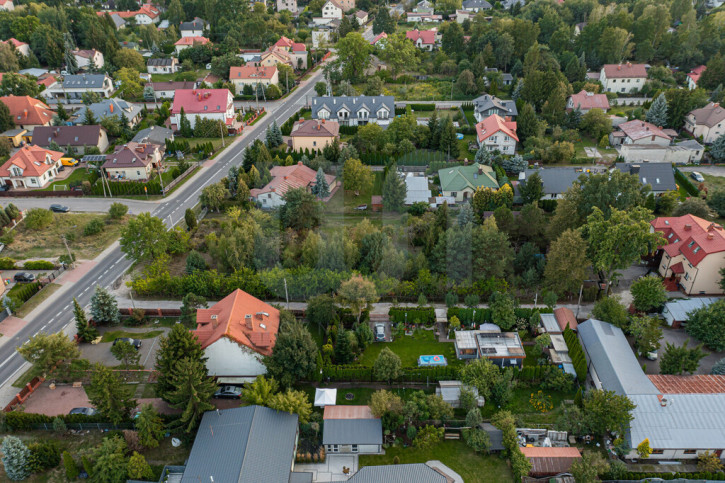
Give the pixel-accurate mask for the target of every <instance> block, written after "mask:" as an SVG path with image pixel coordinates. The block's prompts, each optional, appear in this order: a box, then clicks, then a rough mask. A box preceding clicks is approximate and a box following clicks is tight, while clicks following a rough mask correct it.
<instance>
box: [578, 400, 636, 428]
mask: <svg viewBox="0 0 725 483" xmlns="http://www.w3.org/2000/svg"><path fill="white" fill-rule="evenodd" d="M582 404H583V409H584V414H585V417H586V420H587V422H588V424H589V425H590V427H591V430H592V432H593V433H594V434H596V435H598V436H604V435H605V434H607V433H608V432H618V433H620V434H622V433H623V432H624V431H625V430H626V429H627V428H628V427H629V423H630V422H631V421H632V418H633V416H632V410H633V409H634V408H635V407H636V406H635V404H633V403H632V401H630V399H629V398H628V397H627V396H625V395H620V394H616V393H615V392H614V391H604V390H591V391H588V392H587V393H586V395H585V396H584V400H583V401H582Z"/></svg>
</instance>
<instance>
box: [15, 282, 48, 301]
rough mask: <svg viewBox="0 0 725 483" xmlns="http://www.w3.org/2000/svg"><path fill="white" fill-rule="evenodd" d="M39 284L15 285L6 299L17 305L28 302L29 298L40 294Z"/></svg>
mask: <svg viewBox="0 0 725 483" xmlns="http://www.w3.org/2000/svg"><path fill="white" fill-rule="evenodd" d="M40 288H41V287H40V282H32V283H25V284H17V285H15V286H14V287H13V288H12V289H10V291H9V292H8V297H10V298H11V299H14V300H15V301H16V302H17V304H18V305H22V304H24V303H25V302H27V301H28V299H29V298H30V297H32V296H33V295H35V294H36V293H38V292H40Z"/></svg>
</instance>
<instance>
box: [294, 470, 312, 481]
mask: <svg viewBox="0 0 725 483" xmlns="http://www.w3.org/2000/svg"><path fill="white" fill-rule="evenodd" d="M312 476H313V475H312V473H310V472H309V471H299V472H297V471H293V472H292V473H290V474H289V483H312Z"/></svg>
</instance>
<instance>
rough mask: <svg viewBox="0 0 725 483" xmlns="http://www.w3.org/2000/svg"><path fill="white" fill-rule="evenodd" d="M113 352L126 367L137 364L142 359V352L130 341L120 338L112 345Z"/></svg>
mask: <svg viewBox="0 0 725 483" xmlns="http://www.w3.org/2000/svg"><path fill="white" fill-rule="evenodd" d="M111 354H113V357H115V358H116V359H118V360H119V361H120V362H121V364H122V365H123V367H124V368H126V369H129V368H130V367H131V366H137V365H138V363H139V360H140V359H141V354H139V352H138V350H137V349H136V348H135V347H134V346H133V344H131V343H130V342H128V341H125V340H119V341H116V342H115V343H114V344H113V346H111Z"/></svg>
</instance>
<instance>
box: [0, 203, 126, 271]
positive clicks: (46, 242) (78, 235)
mask: <svg viewBox="0 0 725 483" xmlns="http://www.w3.org/2000/svg"><path fill="white" fill-rule="evenodd" d="M49 204H50V203H49ZM106 218H107V217H106V215H100V214H92V213H53V223H51V224H50V226H48V227H46V228H43V229H41V230H30V229H28V228H27V227H26V226H25V223H23V222H20V224H19V225H18V227H17V228H15V230H13V232H12V233H13V234H14V235H15V239H14V240H13V242H12V243H9V244H8V245H7V247H5V250H4V251H3V256H4V257H10V258H14V259H16V260H26V259H28V258H55V257H58V256H60V255H63V254H66V253H67V251H66V249H65V245H64V244H63V238H62V237H63V236H64V235H65V236H66V237H67V239H69V241H68V248H70V251H71V252H73V253H74V254H75V256H76V258H77V259H79V260H89V259H92V258H95V257H96V256H97V255H98V254H99V253H101V252H102V251H103V250H104V249H106V248H107V247H108V246H109V245H110V244H111V243H113V242H114V241H115V240H117V239H118V238H119V237H120V236H121V229H122V228H123V227H124V226H125V225H126V222H127V220H128V216H126V217H125V218H124V220H123V221H121V222H120V223H118V222H113V223H109V224H107V225H106V226H105V228H104V229H103V231H101V233H98V234H96V235H91V236H83V229H84V228H85V226H86V225H87V224H88V223H89V222H90V221H92V220H103V221H104V222H105V221H106ZM69 235H70V236H69Z"/></svg>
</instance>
